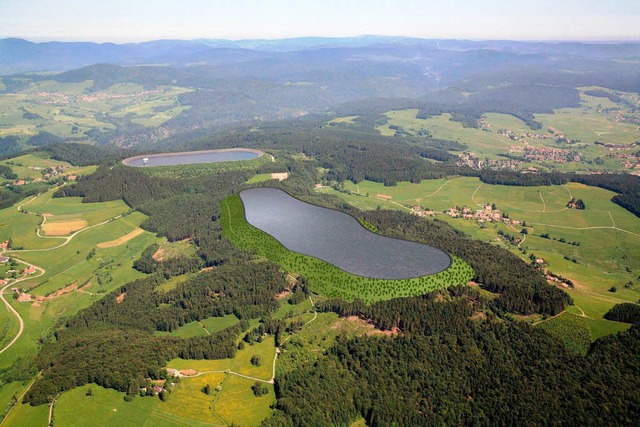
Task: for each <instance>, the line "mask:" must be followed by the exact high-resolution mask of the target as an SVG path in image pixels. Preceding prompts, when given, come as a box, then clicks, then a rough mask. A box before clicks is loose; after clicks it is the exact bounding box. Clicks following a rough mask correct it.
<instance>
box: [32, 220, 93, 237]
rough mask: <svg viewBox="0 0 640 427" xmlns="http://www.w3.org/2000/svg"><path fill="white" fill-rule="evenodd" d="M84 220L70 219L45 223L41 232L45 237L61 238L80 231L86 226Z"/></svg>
mask: <svg viewBox="0 0 640 427" xmlns="http://www.w3.org/2000/svg"><path fill="white" fill-rule="evenodd" d="M87 224H88V223H87V221H86V220H84V219H72V220H69V221H56V222H46V223H45V224H44V225H43V226H42V231H44V233H45V234H46V235H47V236H63V235H65V234H69V233H72V232H74V231H78V230H82V229H83V228H85V227H86V226H87Z"/></svg>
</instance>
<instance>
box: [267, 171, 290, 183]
mask: <svg viewBox="0 0 640 427" xmlns="http://www.w3.org/2000/svg"><path fill="white" fill-rule="evenodd" d="M287 178H289V172H277V173H272V174H271V179H277V180H278V181H284V180H285V179H287Z"/></svg>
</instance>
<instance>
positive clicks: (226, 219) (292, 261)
mask: <svg viewBox="0 0 640 427" xmlns="http://www.w3.org/2000/svg"><path fill="white" fill-rule="evenodd" d="M243 212H244V205H243V203H242V200H241V199H240V196H239V195H238V193H235V194H232V195H230V196H229V197H227V198H226V199H224V200H223V201H222V202H221V215H220V221H221V225H222V235H223V236H224V238H226V239H228V240H229V241H230V242H231V243H232V244H233V245H234V246H235V247H237V248H238V249H241V250H244V251H249V252H252V253H255V254H256V255H258V256H259V257H263V258H265V259H266V260H269V261H270V262H275V263H276V264H278V265H280V267H281V268H282V269H283V270H284V271H287V272H290V273H293V274H297V275H301V276H303V277H305V278H306V280H307V283H308V285H309V287H310V290H311V291H312V292H314V293H316V294H318V295H323V296H324V297H326V298H339V299H342V300H345V301H354V300H356V299H360V300H362V301H364V302H365V303H366V304H370V303H373V302H376V301H386V300H390V299H393V298H407V297H415V296H420V295H424V294H427V293H429V292H433V291H436V290H438V289H445V288H448V287H450V286H454V285H461V286H464V285H466V284H467V283H468V282H469V281H470V280H472V279H473V277H474V275H475V273H474V271H473V269H472V268H471V266H470V265H469V264H467V263H466V262H465V261H464V260H462V259H461V258H459V257H457V256H455V255H449V256H450V258H451V259H452V260H453V262H452V264H451V266H450V267H449V268H447V269H446V270H443V271H441V272H440V273H437V274H433V275H430V276H423V277H416V278H412V279H396V280H385V279H374V278H367V277H362V276H356V275H354V274H351V273H348V272H346V271H344V270H341V269H339V268H338V267H336V266H334V265H333V264H331V263H328V262H325V261H323V260H321V259H319V258H314V257H312V256H308V255H303V254H299V253H297V252H293V251H290V250H289V249H287V248H285V247H284V246H283V245H282V244H281V243H280V242H279V241H278V240H276V239H275V238H274V237H272V236H271V235H270V234H268V233H266V232H264V231H262V230H260V229H258V228H256V227H254V226H252V225H251V224H249V223H248V222H247V221H246V220H245V216H244V214H243Z"/></svg>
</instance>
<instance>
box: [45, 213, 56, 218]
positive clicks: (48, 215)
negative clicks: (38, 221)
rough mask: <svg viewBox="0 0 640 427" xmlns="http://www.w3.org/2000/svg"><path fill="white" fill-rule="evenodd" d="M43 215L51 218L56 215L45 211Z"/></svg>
mask: <svg viewBox="0 0 640 427" xmlns="http://www.w3.org/2000/svg"><path fill="white" fill-rule="evenodd" d="M42 216H43V217H45V218H51V217H52V216H55V215H54V214H50V213H43V214H42Z"/></svg>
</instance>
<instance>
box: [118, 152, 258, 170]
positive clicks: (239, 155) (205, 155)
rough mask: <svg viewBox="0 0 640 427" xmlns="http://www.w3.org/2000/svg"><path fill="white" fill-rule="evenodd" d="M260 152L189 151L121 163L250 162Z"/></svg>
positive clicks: (150, 164)
mask: <svg viewBox="0 0 640 427" xmlns="http://www.w3.org/2000/svg"><path fill="white" fill-rule="evenodd" d="M261 155H262V152H261V151H258V150H249V149H246V148H232V149H228V150H207V151H189V152H185V153H163V154H149V155H143V156H135V157H129V158H128V159H125V160H123V161H122V163H124V164H125V165H127V166H136V167H140V166H177V165H191V164H194V163H217V162H232V161H236V160H250V159H255V158H256V157H260V156H261Z"/></svg>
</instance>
